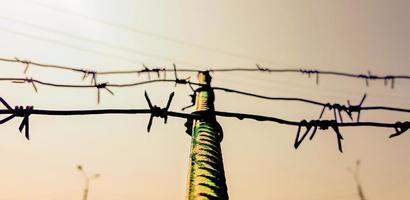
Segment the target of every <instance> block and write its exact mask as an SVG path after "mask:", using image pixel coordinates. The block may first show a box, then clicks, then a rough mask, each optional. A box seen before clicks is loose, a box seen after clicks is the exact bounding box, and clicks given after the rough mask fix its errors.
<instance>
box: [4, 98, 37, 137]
mask: <svg viewBox="0 0 410 200" xmlns="http://www.w3.org/2000/svg"><path fill="white" fill-rule="evenodd" d="M0 102H1V103H2V104H3V105H4V107H6V109H7V110H8V111H10V113H11V115H10V116H8V117H6V118H4V119H2V120H0V124H4V123H6V122H8V121H10V120H11V119H13V118H14V117H23V121H21V124H20V126H19V130H20V132H22V131H23V129H24V131H25V134H24V135H25V137H26V139H27V140H30V134H29V116H30V115H31V112H32V111H33V106H26V108H24V107H23V106H16V107H15V108H14V109H13V108H11V106H10V105H9V104H8V103H7V102H6V101H5V100H4V99H3V98H1V97H0Z"/></svg>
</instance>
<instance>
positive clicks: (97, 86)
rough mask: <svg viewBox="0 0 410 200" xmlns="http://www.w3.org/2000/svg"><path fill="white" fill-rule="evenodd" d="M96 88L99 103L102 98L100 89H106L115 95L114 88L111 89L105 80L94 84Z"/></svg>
mask: <svg viewBox="0 0 410 200" xmlns="http://www.w3.org/2000/svg"><path fill="white" fill-rule="evenodd" d="M94 86H95V88H97V103H100V99H101V97H100V96H101V94H100V93H101V92H100V89H105V90H106V91H107V92H109V93H110V94H111V95H114V92H113V91H112V90H110V89H109V88H108V87H107V86H108V82H104V83H97V84H95V85H94Z"/></svg>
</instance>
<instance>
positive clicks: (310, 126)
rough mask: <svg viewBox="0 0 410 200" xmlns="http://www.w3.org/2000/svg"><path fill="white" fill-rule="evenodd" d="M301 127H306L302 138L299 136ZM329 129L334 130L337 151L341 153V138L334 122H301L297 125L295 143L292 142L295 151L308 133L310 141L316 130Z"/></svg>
mask: <svg viewBox="0 0 410 200" xmlns="http://www.w3.org/2000/svg"><path fill="white" fill-rule="evenodd" d="M302 127H306V131H305V133H304V134H303V135H302V136H300V135H301V133H300V132H301V129H302ZM329 128H332V129H333V130H334V132H335V134H336V138H337V143H338V148H339V151H340V152H341V153H343V149H342V140H343V136H342V134H341V133H340V131H339V126H338V124H337V121H336V120H311V121H309V122H308V121H306V120H302V121H301V122H300V123H299V126H298V130H297V132H296V138H295V142H294V147H295V149H297V148H298V147H299V145H300V144H301V143H302V142H303V140H304V139H305V138H306V136H307V135H308V134H309V133H311V135H310V137H309V140H312V139H313V137H314V136H315V134H316V131H317V129H320V130H327V129H329ZM311 130H312V131H311Z"/></svg>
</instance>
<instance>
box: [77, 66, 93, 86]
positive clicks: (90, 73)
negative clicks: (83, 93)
mask: <svg viewBox="0 0 410 200" xmlns="http://www.w3.org/2000/svg"><path fill="white" fill-rule="evenodd" d="M81 70H82V72H83V73H84V75H83V80H85V79H86V78H87V77H89V76H91V85H95V84H97V72H96V71H93V70H87V69H81Z"/></svg>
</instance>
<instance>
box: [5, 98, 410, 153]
mask: <svg viewBox="0 0 410 200" xmlns="http://www.w3.org/2000/svg"><path fill="white" fill-rule="evenodd" d="M173 96H174V93H171V94H170V96H169V99H168V103H167V106H166V107H165V108H161V107H158V106H156V105H153V104H152V103H151V100H150V99H149V97H148V94H147V93H146V92H145V98H146V101H147V103H148V106H149V109H100V110H96V109H92V110H42V109H34V107H33V106H26V107H23V106H15V108H14V109H13V108H12V107H11V106H10V105H9V104H8V103H7V102H6V101H5V100H4V99H3V98H1V97H0V102H1V103H2V104H3V106H4V107H5V108H6V109H2V110H0V114H10V115H9V116H8V117H6V118H4V119H2V120H0V124H3V123H6V122H8V121H10V120H11V119H13V118H15V117H22V118H23V121H22V122H21V124H20V126H19V130H20V132H22V130H23V129H25V137H26V139H28V140H29V139H30V135H29V117H30V115H52V116H57V115H62V116H73V115H101V114H150V115H151V116H150V119H149V122H148V126H147V131H148V132H150V129H151V126H152V121H153V118H154V117H159V118H163V119H164V123H167V118H168V116H171V117H178V118H185V119H187V120H192V119H208V120H209V119H212V117H210V116H211V114H212V115H215V116H219V117H229V118H237V119H240V120H243V119H253V120H256V121H270V122H275V123H279V124H283V125H290V126H297V127H298V130H297V135H296V138H295V143H294V147H295V148H296V149H297V148H298V147H299V145H300V144H301V143H302V142H303V141H304V139H305V137H306V136H307V135H308V134H309V133H310V134H311V136H310V137H309V139H310V140H312V139H313V137H314V136H315V134H316V131H317V130H318V129H320V130H326V129H329V128H331V129H333V130H334V132H335V134H336V136H337V142H338V148H339V151H340V152H343V150H342V140H343V139H344V138H343V136H342V134H341V133H340V130H339V127H358V126H372V127H382V128H394V130H395V133H393V134H391V135H390V138H392V137H396V136H399V135H401V134H403V133H404V132H406V131H407V130H408V129H410V122H409V121H405V122H396V123H383V122H347V123H340V122H337V121H336V120H310V121H307V120H302V121H300V122H297V121H290V120H285V119H281V118H276V117H272V116H262V115H254V114H246V113H234V112H224V111H205V112H194V113H191V114H187V113H180V112H173V111H168V110H169V107H170V105H171V101H172V98H173ZM302 128H306V131H305V133H304V134H303V135H302V137H300V133H301V129H302ZM312 128H313V131H311V130H312Z"/></svg>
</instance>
